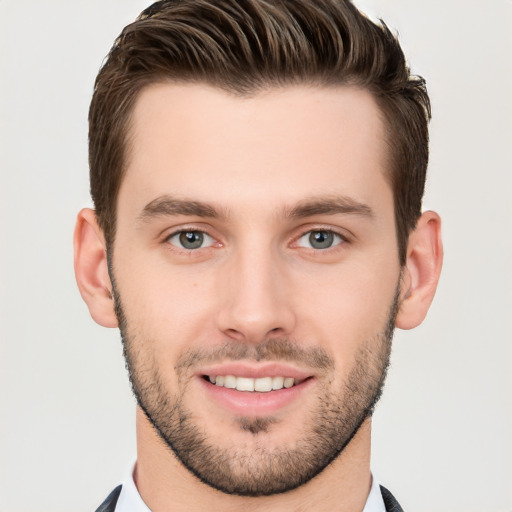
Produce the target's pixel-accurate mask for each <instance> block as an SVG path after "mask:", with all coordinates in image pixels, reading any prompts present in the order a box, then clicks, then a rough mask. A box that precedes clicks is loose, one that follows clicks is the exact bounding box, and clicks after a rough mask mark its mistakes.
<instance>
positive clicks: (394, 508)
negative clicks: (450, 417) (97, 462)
mask: <svg viewBox="0 0 512 512" xmlns="http://www.w3.org/2000/svg"><path fill="white" fill-rule="evenodd" d="M380 490H381V492H382V499H383V500H384V505H386V511H387V512H404V511H403V509H402V507H401V506H400V505H399V504H398V501H396V500H395V498H394V496H393V495H392V494H391V493H390V492H389V491H388V490H387V489H386V488H385V487H382V485H381V486H380ZM120 492H121V486H120V485H118V486H117V487H116V488H115V489H114V490H113V491H112V492H111V493H110V494H109V495H108V497H107V499H106V500H105V501H104V502H103V503H102V504H101V505H100V506H99V508H98V509H97V510H96V512H114V510H115V509H116V503H117V500H118V499H119V493H120Z"/></svg>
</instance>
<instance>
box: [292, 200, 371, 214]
mask: <svg viewBox="0 0 512 512" xmlns="http://www.w3.org/2000/svg"><path fill="white" fill-rule="evenodd" d="M337 214H343V215H360V216H362V217H367V218H373V217H375V213H374V211H373V210H372V209H371V208H370V206H368V205H367V204H364V203H361V202H359V201H356V200H355V199H353V198H351V197H348V196H329V197H321V198H313V199H308V200H305V201H301V202H300V203H298V204H297V205H295V206H293V207H292V208H286V209H285V211H284V215H285V217H288V218H291V219H302V218H304V217H311V216H312V215H337Z"/></svg>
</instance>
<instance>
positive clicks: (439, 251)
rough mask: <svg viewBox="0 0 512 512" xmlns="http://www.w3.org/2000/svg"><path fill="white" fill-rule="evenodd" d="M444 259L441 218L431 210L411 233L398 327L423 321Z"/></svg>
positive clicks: (421, 218) (419, 220) (406, 326)
mask: <svg viewBox="0 0 512 512" xmlns="http://www.w3.org/2000/svg"><path fill="white" fill-rule="evenodd" d="M442 263H443V244H442V240H441V219H440V217H439V215H437V213H435V212H431V211H428V212H425V213H423V214H422V215H421V217H420V218H419V219H418V223H417V225H416V228H415V230H414V231H413V232H412V233H411V235H410V236H409V243H408V246H407V261H406V265H405V269H404V271H403V275H402V285H401V302H400V309H399V311H398V315H397V318H396V326H397V327H399V328H400V329H412V328H414V327H417V326H418V325H419V324H421V322H422V321H423V319H424V318H425V316H426V314H427V311H428V309H429V307H430V304H431V303H432V299H433V298H434V294H435V292H436V288H437V283H438V281H439V276H440V273H441V267H442Z"/></svg>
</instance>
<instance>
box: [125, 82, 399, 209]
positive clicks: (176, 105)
mask: <svg viewBox="0 0 512 512" xmlns="http://www.w3.org/2000/svg"><path fill="white" fill-rule="evenodd" d="M128 140H129V145H128V153H127V157H128V158H127V169H126V174H125V176H124V179H123V183H122V184H121V190H120V197H119V199H120V200H121V199H122V198H121V196H122V195H123V193H130V195H133V192H136V197H132V198H131V199H130V201H131V202H133V201H135V203H138V202H139V201H140V205H142V203H144V204H147V202H149V201H151V200H152V199H154V198H156V197H158V196H161V195H162V194H166V193H168V194H173V195H182V196H184V197H193V198H195V199H197V200H205V201H210V202H211V201H214V202H219V203H222V202H225V203H229V204H227V205H225V206H227V207H230V206H233V207H234V206H237V204H238V205H239V206H241V207H242V206H243V205H244V204H246V203H247V201H250V200H251V199H254V200H255V201H261V198H262V197H265V205H268V206H270V205H271V204H275V205H276V206H277V204H278V203H283V202H289V203H293V202H296V201H300V200H302V199H303V198H304V197H305V194H309V195H310V196H322V195H326V194H343V195H351V196H356V197H355V198H356V199H359V200H362V201H365V202H369V198H370V197H371V196H374V195H375V194H379V193H381V194H384V195H386V196H390V189H389V185H388V183H387V180H386V179H385V174H386V169H385V161H386V158H385V156H386V145H385V143H384V127H383V122H382V119H381V115H380V111H379V108H378V106H377V104H376V102H375V100H374V98H373V97H372V95H371V94H370V93H369V92H367V91H365V90H361V89H357V88H353V87H339V86H338V87H332V88H324V87H306V86H300V87H299V86H294V87H283V88H279V89H277V88H276V89H269V90H265V91H262V92H259V93H257V94H254V95H252V96H250V97H238V96H234V95H231V94H229V93H226V92H224V91H222V90H219V89H216V88H214V87H211V86H208V85H204V84H194V85H191V84H171V83H165V84H154V85H151V86H149V87H147V88H145V89H144V90H143V91H142V92H141V93H140V96H139V98H138V100H137V102H136V105H135V108H134V111H133V114H132V119H131V124H130V133H129V138H128ZM126 191H128V192H126ZM130 191H131V192H130ZM140 205H139V206H140ZM262 207H263V205H262Z"/></svg>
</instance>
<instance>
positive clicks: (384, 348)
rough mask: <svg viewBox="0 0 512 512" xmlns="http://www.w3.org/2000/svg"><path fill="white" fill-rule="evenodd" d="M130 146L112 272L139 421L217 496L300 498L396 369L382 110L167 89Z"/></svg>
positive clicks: (143, 103)
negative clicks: (296, 491)
mask: <svg viewBox="0 0 512 512" xmlns="http://www.w3.org/2000/svg"><path fill="white" fill-rule="evenodd" d="M129 141H130V142H129V152H128V163H127V172H126V175H125V177H124V178H123V182H122V185H121V189H120V192H119V196H118V205H117V232H116V240H115V243H114V247H113V251H112V262H111V263H112V274H113V278H114V283H113V284H114V285H115V287H114V296H115V299H116V306H117V314H118V317H119V320H120V327H121V331H122V335H123V340H124V343H125V353H126V357H127V361H128V366H129V370H130V375H131V380H132V384H133V386H134V390H135V393H136V395H137V398H138V401H139V404H140V406H141V407H142V408H143V409H144V411H145V412H146V415H147V416H148V418H149V419H150V421H151V422H152V423H153V425H154V426H155V427H156V429H157V430H158V432H159V434H160V435H161V437H162V438H163V439H164V440H165V441H166V442H167V444H168V445H169V446H170V447H171V448H172V449H173V451H174V452H175V454H176V455H177V456H178V458H179V459H180V460H181V462H182V463H183V464H184V465H185V466H186V467H187V468H188V469H190V470H191V471H192V472H193V473H194V474H196V475H197V476H198V477H199V478H200V479H201V480H203V481H204V482H206V483H207V484H209V485H211V486H213V487H215V488H218V489H220V490H222V491H224V492H228V493H236V494H242V495H261V494H272V493H276V492H283V491H286V490H289V489H293V488H295V487H297V486H299V485H301V484H303V483H305V482H307V481H308V480H310V479H311V478H312V477H314V476H315V475H316V474H318V473H319V472H320V471H322V470H323V469H324V468H325V467H326V466H327V465H328V464H329V462H331V461H332V460H333V459H334V458H335V457H336V456H338V455H339V453H340V451H341V450H342V449H343V447H344V446H345V445H346V444H347V443H348V442H349V441H350V439H351V438H352V436H353V435H354V433H355V432H356V431H357V429H358V427H359V426H360V425H361V423H362V422H363V421H364V419H365V418H366V417H367V416H368V413H369V411H370V410H371V408H372V407H373V405H374V403H375V401H376V399H377V397H378V395H379V393H380V390H381V387H382V384H383V379H384V375H385V369H386V367H387V363H388V358H389V351H390V343H391V335H392V329H393V324H394V317H395V314H396V309H397V304H398V294H399V281H400V266H399V262H398V250H397V241H396V234H395V225H394V213H393V197H392V191H391V189H390V186H389V184H388V183H387V181H386V179H385V173H386V168H385V162H386V146H385V142H384V128H383V124H382V121H381V117H380V115H379V112H378V108H377V106H376V104H375V102H374V100H373V99H372V97H371V96H370V94H369V93H367V92H364V91H360V90H357V89H353V88H331V89H324V88H306V87H294V88H283V89H279V90H277V89H276V90H269V91H267V92H264V93H260V94H258V95H256V96H254V97H252V98H248V99H247V98H245V99H242V98H237V97H234V96H230V95H228V94H227V93H225V92H222V91H219V90H217V89H213V88H210V87H207V86H204V85H171V84H161V85H154V86H151V87H149V88H147V89H146V90H144V91H143V92H142V93H141V95H140V97H139V99H138V102H137V104H136V107H135V110H134V113H133V119H132V125H131V133H130V137H129ZM290 386H291V387H290Z"/></svg>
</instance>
